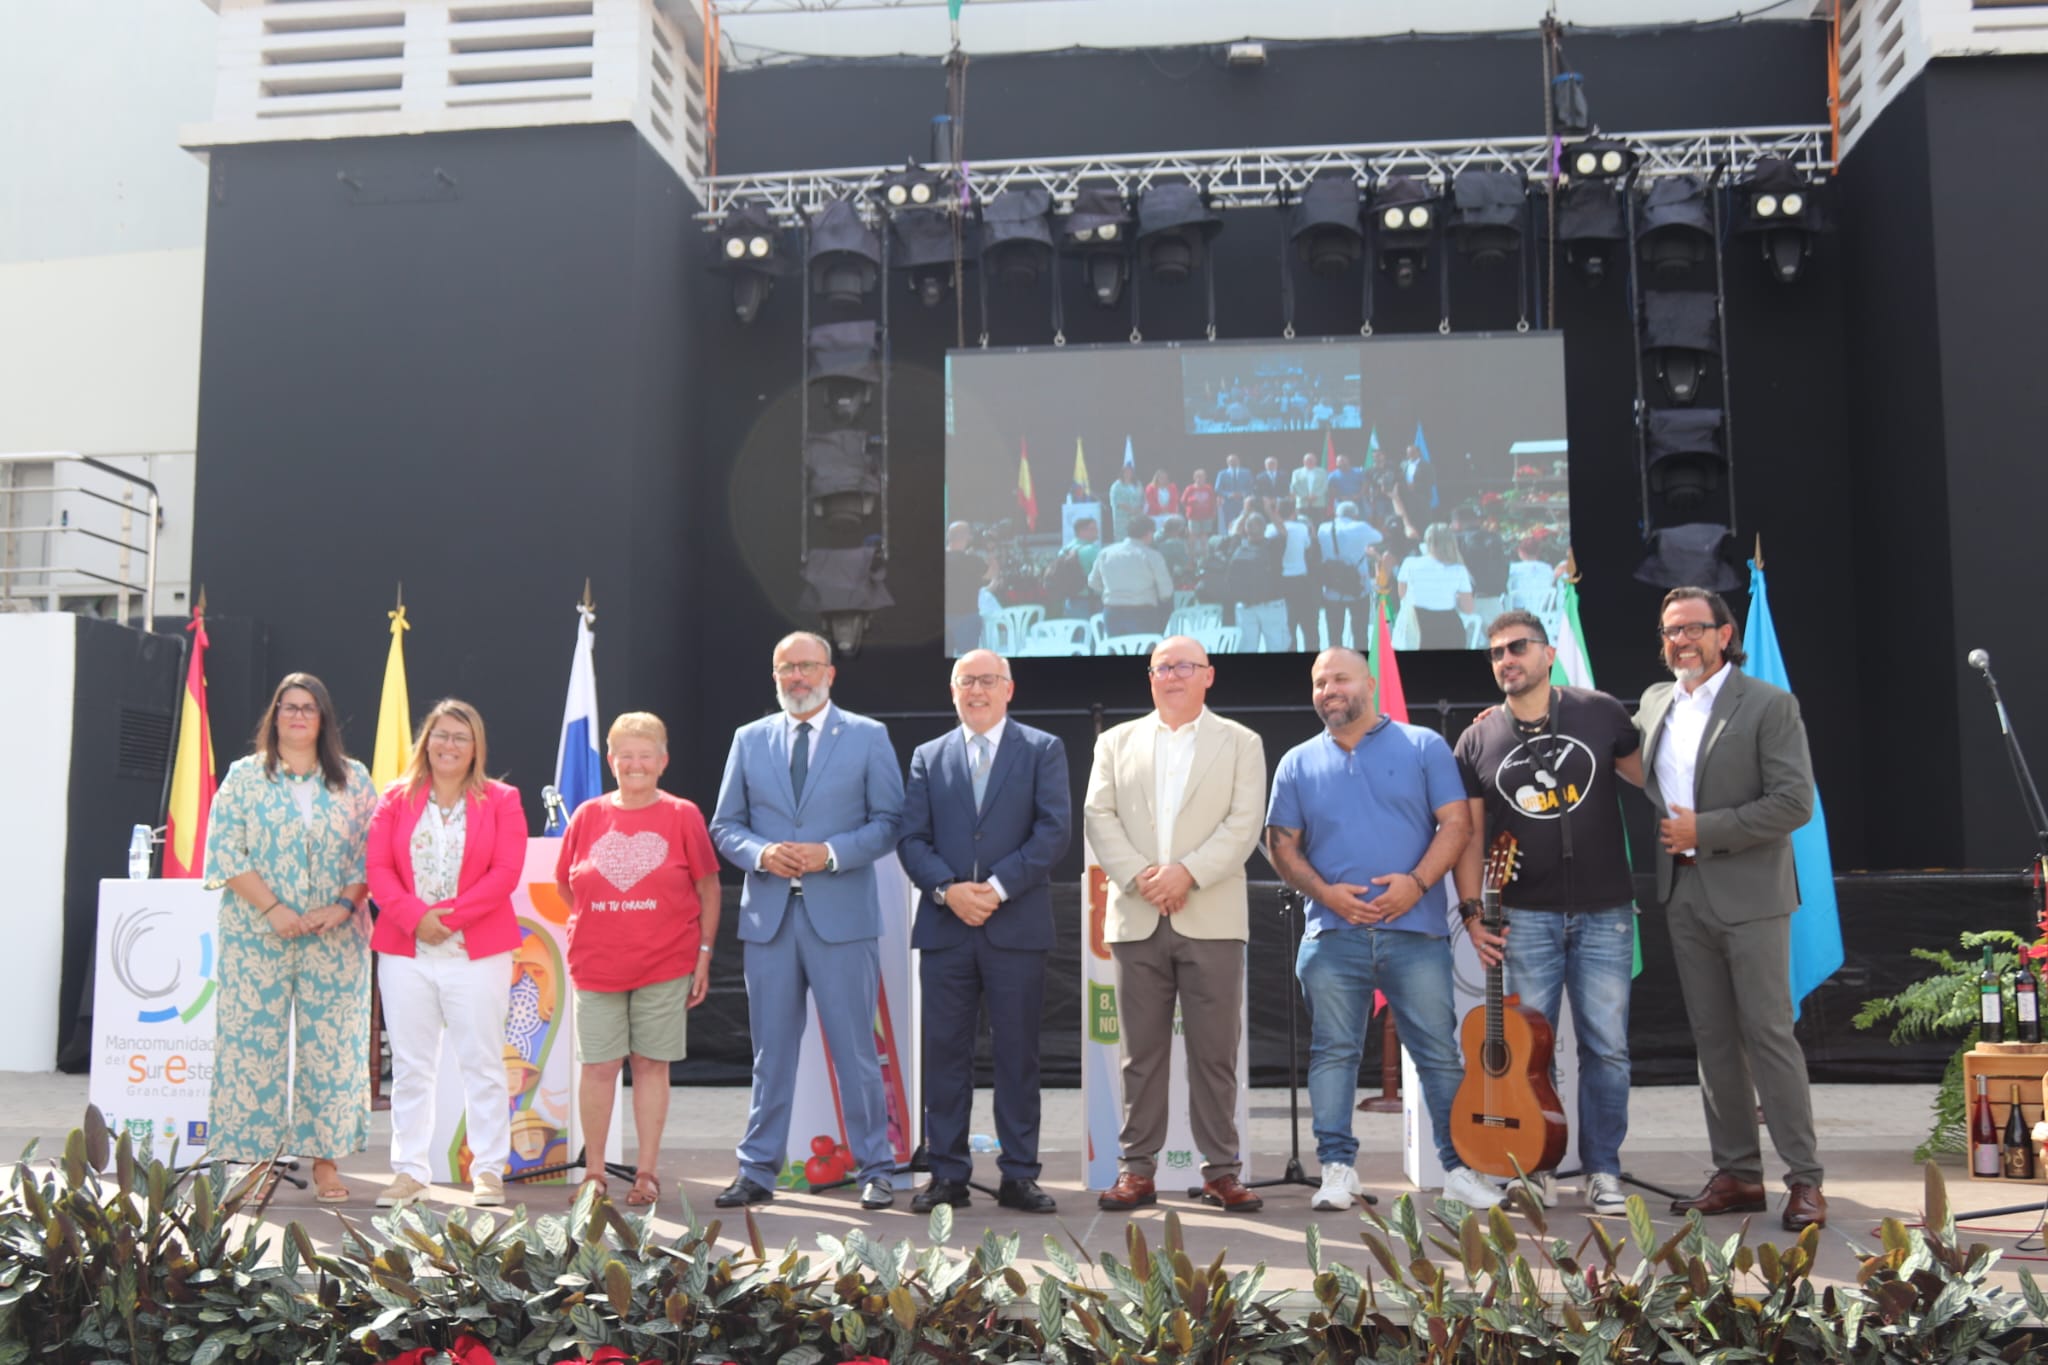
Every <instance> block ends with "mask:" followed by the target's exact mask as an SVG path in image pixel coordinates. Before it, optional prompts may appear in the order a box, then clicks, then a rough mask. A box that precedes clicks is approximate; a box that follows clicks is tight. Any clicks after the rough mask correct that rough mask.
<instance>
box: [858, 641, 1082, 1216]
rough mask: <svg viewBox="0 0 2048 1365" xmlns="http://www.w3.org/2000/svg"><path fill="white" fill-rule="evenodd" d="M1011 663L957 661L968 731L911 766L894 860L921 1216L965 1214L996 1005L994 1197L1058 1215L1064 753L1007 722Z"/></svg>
mask: <svg viewBox="0 0 2048 1365" xmlns="http://www.w3.org/2000/svg"><path fill="white" fill-rule="evenodd" d="M1014 692H1015V685H1014V684H1013V683H1012V681H1011V679H1010V665H1009V663H1008V662H1007V661H1006V660H1005V659H1004V658H1003V656H1002V655H1000V654H997V653H995V652H994V651H993V650H987V649H977V650H975V651H973V652H972V653H969V654H963V655H961V656H960V658H959V659H957V660H956V661H954V664H953V709H954V710H955V711H957V712H958V713H959V715H960V728H959V729H957V730H949V731H947V732H946V733H945V734H943V735H941V736H940V737H939V738H937V739H935V740H932V741H930V742H929V743H926V744H921V745H919V746H918V748H917V752H916V753H915V754H913V755H912V756H911V759H910V783H909V786H908V787H907V788H906V789H905V791H904V797H903V842H902V843H901V844H899V845H898V846H897V855H898V856H899V857H900V858H901V859H902V860H903V869H904V871H905V872H907V873H908V874H909V875H910V880H911V881H912V882H913V883H915V884H916V886H917V889H918V893H919V894H918V900H917V921H916V923H915V925H914V926H913V927H912V929H911V935H910V945H911V946H912V947H913V948H916V949H919V950H920V952H921V954H922V956H921V957H920V958H919V964H918V979H919V981H920V983H921V984H922V985H923V987H924V1118H925V1146H926V1150H927V1151H928V1152H929V1153H930V1156H931V1163H932V1180H931V1183H930V1184H929V1185H927V1186H925V1187H924V1188H923V1189H922V1190H919V1191H918V1192H917V1195H916V1197H915V1198H913V1199H912V1200H911V1203H910V1206H911V1207H912V1208H913V1209H915V1210H917V1212H919V1213H929V1212H930V1211H931V1210H932V1209H934V1208H936V1207H937V1206H939V1205H940V1204H951V1205H953V1206H954V1207H955V1208H966V1207H967V1205H968V1203H969V1202H970V1199H969V1196H968V1193H967V1181H968V1178H969V1177H970V1176H972V1175H973V1173H974V1159H973V1157H972V1156H970V1155H969V1154H968V1150H967V1127H968V1114H969V1112H970V1110H971V1109H972V1108H973V1104H974V1045H973V1038H974V1029H975V1023H976V1018H977V1015H978V1013H979V1011H980V1007H981V1003H982V1001H984V1000H986V1001H987V1002H988V1017H989V1033H990V1035H991V1043H992V1050H993V1052H994V1056H995V1078H996V1094H995V1108H996V1136H997V1138H998V1139H999V1140H1000V1141H1001V1143H1002V1147H1003V1153H1002V1156H1001V1157H1000V1158H998V1160H997V1163H996V1164H997V1165H998V1166H999V1167H1000V1168H1001V1170H1002V1173H1003V1183H1002V1184H1001V1185H1000V1186H999V1187H998V1188H997V1191H996V1202H997V1203H998V1204H1001V1205H1002V1206H1003V1207H1005V1208H1012V1209H1022V1210H1024V1211H1025V1212H1027V1213H1051V1212H1053V1210H1054V1208H1055V1205H1054V1203H1053V1199H1052V1196H1051V1195H1049V1194H1047V1193H1046V1192H1045V1191H1044V1190H1042V1189H1040V1188H1039V1187H1038V1172H1039V1165H1038V1032H1039V1024H1040V1017H1039V1016H1040V1013H1041V1011H1042V1008H1043V1006H1044V1003H1045V955H1046V953H1047V951H1048V950H1049V949H1051V947H1052V940H1053V929H1052V892H1051V888H1050V886H1049V883H1050V881H1051V878H1052V869H1053V864H1054V863H1056V862H1058V861H1059V859H1060V857H1061V855H1063V854H1064V853H1065V852H1066V851H1067V844H1068V841H1069V840H1070V839H1071V838H1072V836H1073V831H1074V822H1073V794H1072V792H1071V791H1070V790H1069V789H1068V786H1067V751H1066V749H1065V747H1064V746H1063V745H1061V743H1060V742H1059V740H1057V739H1055V738H1054V737H1053V736H1051V735H1049V734H1046V733H1045V732H1044V731H1043V730H1034V729H1032V728H1031V727H1030V726H1028V725H1025V724H1023V723H1021V722H1019V721H1014V720H1011V719H1009V711H1010V698H1011V696H1012V695H1013V693H1014Z"/></svg>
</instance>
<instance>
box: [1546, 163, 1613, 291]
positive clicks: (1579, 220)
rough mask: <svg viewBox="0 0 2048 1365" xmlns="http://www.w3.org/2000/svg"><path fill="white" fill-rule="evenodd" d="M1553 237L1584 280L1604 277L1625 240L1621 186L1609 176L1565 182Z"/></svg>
mask: <svg viewBox="0 0 2048 1365" xmlns="http://www.w3.org/2000/svg"><path fill="white" fill-rule="evenodd" d="M1557 239H1558V240H1559V241H1560V242H1563V243H1564V256H1565V259H1566V260H1567V261H1569V262H1571V263H1572V265H1574V266H1575V267H1577V269H1578V272H1579V273H1580V274H1581V275H1583V276H1584V277H1585V278H1586V279H1587V280H1588V281H1590V282H1592V283H1596V284H1597V283H1598V282H1599V281H1600V280H1602V279H1604V278H1606V275H1607V271H1608V268H1609V266H1610V264H1611V263H1612V262H1613V261H1614V258H1615V254H1616V253H1617V252H1618V251H1619V250H1620V248H1621V244H1622V243H1623V242H1625V241H1627V240H1628V222H1627V220H1626V219H1625V218H1624V217H1623V216H1622V210H1621V186H1620V185H1618V184H1616V183H1614V182H1613V181H1611V180H1582V181H1580V182H1578V183H1577V184H1571V185H1566V186H1565V187H1564V189H1563V191H1562V192H1561V193H1560V194H1559V195H1558V200H1557Z"/></svg>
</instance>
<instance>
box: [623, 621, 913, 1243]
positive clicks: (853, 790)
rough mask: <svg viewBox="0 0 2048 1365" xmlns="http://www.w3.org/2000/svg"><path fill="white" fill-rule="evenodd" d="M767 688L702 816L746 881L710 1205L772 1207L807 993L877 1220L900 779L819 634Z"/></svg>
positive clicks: (789, 649)
mask: <svg viewBox="0 0 2048 1365" xmlns="http://www.w3.org/2000/svg"><path fill="white" fill-rule="evenodd" d="M773 676H774V681H775V701H776V704H777V706H778V707H779V708H780V710H779V712H778V713H777V714H775V715H771V716H765V717H763V718H762V719H760V720H757V721H753V722H751V723H750V724H747V725H742V726H741V727H740V728H739V729H738V730H737V731H736V732H735V733H734V734H733V737H732V751H731V753H730V754H729V755H728V756H727V758H726V760H725V777H724V780H722V781H721V782H720V783H719V784H718V809H717V811H716V813H715V814H713V816H712V817H711V840H712V842H713V843H714V844H716V845H717V846H718V851H719V853H720V854H722V855H723V856H724V857H725V859H726V861H728V862H730V863H731V864H732V865H733V866H735V867H737V868H739V869H740V870H741V871H742V872H744V873H746V884H745V888H744V889H743V890H742V891H741V893H740V917H739V936H740V942H741V943H743V944H745V945H746V977H747V1012H748V1018H749V1021H750V1025H751V1029H752V1032H753V1035H754V1094H753V1101H752V1103H751V1105H750V1106H749V1108H748V1111H747V1131H746V1136H745V1137H743V1138H742V1139H741V1140H740V1144H739V1150H738V1156H739V1168H740V1169H739V1176H738V1178H737V1179H735V1180H734V1181H733V1182H732V1184H730V1185H728V1186H727V1187H726V1188H725V1189H724V1190H723V1191H721V1192H720V1193H719V1195H718V1198H717V1201H716V1202H717V1204H718V1207H720V1208H737V1207H739V1206H741V1205H744V1204H765V1203H767V1202H768V1201H769V1200H771V1199H773V1198H774V1197H775V1181H776V1177H777V1176H778V1175H780V1174H781V1172H782V1169H783V1165H784V1163H785V1162H786V1161H787V1160H788V1156H789V1153H788V1141H789V1118H790V1107H791V1101H792V1100H793V1099H794V1097H795V1093H796V1068H797V1058H798V1056H799V1055H800V1054H801V1052H802V1050H803V1038H804V1021H805V1017H806V1015H807V1013H808V1011H807V1009H806V1006H805V1002H804V997H805V995H806V994H808V995H809V996H810V997H811V999H812V1000H814V1001H815V1002H816V1003H817V1007H818V1022H819V1025H820V1026H821V1027H822V1028H823V1029H824V1032H825V1043H826V1046H827V1047H828V1048H829V1049H830V1051H831V1054H832V1072H833V1076H834V1078H835V1079H836V1080H837V1082H838V1096H839V1106H840V1111H841V1113H842V1114H843V1115H844V1116H845V1120H846V1137H847V1145H848V1146H849V1147H850V1148H851V1149H852V1151H853V1157H854V1160H855V1161H857V1162H858V1163H860V1177H859V1178H860V1181H861V1194H860V1202H861V1207H862V1208H868V1209H885V1208H888V1207H889V1206H890V1205H891V1204H893V1203H894V1202H895V1200H896V1193H895V1188H894V1183H893V1181H892V1180H891V1176H892V1174H893V1173H894V1171H895V1165H896V1161H895V1154H894V1152H893V1151H892V1150H891V1148H890V1145H889V1116H888V1104H887V1098H886V1095H885V1092H884V1091H883V1088H882V1070H881V1063H880V1060H879V1058H878V1057H877V1056H876V1054H875V1034H874V1020H875V1006H876V1002H877V1000H878V998H879V996H880V992H881V978H882V956H881V945H880V941H879V940H880V938H881V934H882V910H881V905H880V903H879V902H878V900H877V899H876V891H875V871H874V863H875V861H876V859H878V858H880V857H881V856H882V855H883V854H885V853H888V852H891V851H892V850H893V849H894V848H895V847H896V831H897V826H898V825H899V824H900V823H901V820H902V815H903V776H902V774H901V772H899V771H898V769H897V767H896V752H895V750H894V749H893V748H891V747H890V744H889V732H888V730H887V729H886V728H884V727H883V726H882V724H881V723H880V722H879V721H873V720H869V719H868V718H867V717H866V716H856V715H854V714H853V713H852V712H850V711H844V710H841V709H840V708H839V707H837V706H834V705H833V704H832V680H833V678H834V677H835V676H836V674H835V670H834V669H833V667H832V646H831V645H830V644H828V643H827V642H826V641H825V639H824V637H822V636H818V635H812V634H810V633H808V632H803V631H799V632H798V633H796V634H794V635H789V636H785V637H784V638H783V640H782V642H781V643H780V644H778V645H776V646H775V656H774V671H773ZM630 855H631V851H630V850H622V856H626V857H630Z"/></svg>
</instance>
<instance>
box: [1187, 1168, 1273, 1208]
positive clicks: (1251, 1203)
mask: <svg viewBox="0 0 2048 1365" xmlns="http://www.w3.org/2000/svg"><path fill="white" fill-rule="evenodd" d="M1202 1202H1203V1203H1204V1204H1214V1205H1215V1206H1216V1207H1217V1208H1219V1209H1222V1210H1223V1211H1224V1212H1225V1213H1257V1212H1258V1211H1259V1210H1260V1209H1262V1208H1264V1207H1266V1201H1265V1200H1263V1199H1261V1198H1259V1197H1258V1196H1257V1195H1255V1194H1253V1193H1252V1192H1251V1191H1250V1190H1248V1189H1246V1188H1245V1187H1244V1182H1243V1181H1242V1180H1239V1179H1238V1178H1237V1177H1236V1176H1234V1175H1219V1176H1217V1177H1216V1178H1215V1179H1214V1180H1211V1181H1207V1182H1206V1183H1204V1184H1203V1186H1202Z"/></svg>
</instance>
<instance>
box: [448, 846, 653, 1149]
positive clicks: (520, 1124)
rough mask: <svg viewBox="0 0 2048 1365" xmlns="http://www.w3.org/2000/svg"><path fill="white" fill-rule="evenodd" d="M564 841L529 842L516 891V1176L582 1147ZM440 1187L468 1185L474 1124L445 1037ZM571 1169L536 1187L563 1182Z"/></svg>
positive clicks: (512, 1039)
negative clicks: (560, 882)
mask: <svg viewBox="0 0 2048 1365" xmlns="http://www.w3.org/2000/svg"><path fill="white" fill-rule="evenodd" d="M561 844H562V841H561V840H560V839H528V840H527V841H526V868H525V873H524V875H523V876H522V877H521V878H520V882H519V885H518V886H517V887H516V888H514V890H513V892H512V909H513V912H514V913H515V914H517V916H518V917H519V946H518V947H517V948H515V949H514V950H513V951H512V984H511V990H512V1010H511V1013H510V1014H509V1015H508V1016H507V1017H506V1020H505V1082H506V1086H507V1088H508V1089H509V1090H510V1091H511V1096H512V1098H511V1105H512V1156H511V1160H510V1162H509V1164H508V1165H507V1166H506V1167H505V1175H506V1177H507V1178H508V1179H518V1178H519V1177H520V1175H521V1173H522V1172H525V1171H532V1170H538V1169H540V1168H542V1167H546V1166H561V1165H564V1164H566V1163H567V1162H570V1161H573V1160H574V1159H575V1157H576V1153H577V1152H579V1151H581V1150H582V1149H583V1134H582V1123H581V1120H580V1118H579V1116H578V1111H577V1108H576V1084H577V1080H578V1076H579V1069H578V1067H577V1065H576V1032H575V1023H574V1019H573V1016H574V1014H575V1011H574V1010H573V1009H572V1008H571V1007H570V1001H571V999H572V998H573V997H572V996H571V994H570V986H569V906H568V903H567V902H565V901H564V900H563V899H562V893H561V892H560V891H559V890H557V889H556V887H555V856H556V854H557V853H558V852H559V851H560V849H561ZM619 1108H620V1106H619V1103H618V1099H617V1097H616V1095H615V1096H614V1098H613V1102H612V1126H611V1133H610V1135H609V1141H608V1143H607V1144H606V1145H607V1147H608V1148H609V1151H608V1152H607V1153H606V1155H607V1156H608V1157H611V1158H614V1159H616V1158H617V1157H618V1156H619V1154H620V1153H621V1151H622V1150H623V1145H622V1144H623V1138H622V1135H621V1133H620V1131H619V1129H620V1124H619V1121H618V1120H619ZM429 1150H430V1152H431V1157H430V1160H431V1162H432V1165H433V1176H434V1179H435V1180H437V1181H450V1182H454V1183H458V1184H467V1183H469V1159H470V1150H469V1124H468V1121H467V1119H466V1118H465V1117H464V1115H463V1103H462V1071H461V1068H460V1067H459V1066H458V1065H457V1063H456V1060H455V1045H454V1043H453V1042H451V1041H450V1040H449V1039H448V1037H447V1035H445V1034H444V1035H443V1036H442V1039H441V1065H440V1070H439V1071H438V1072H437V1073H436V1075H435V1093H434V1142H433V1146H432V1147H431V1148H430V1149H429ZM568 1178H569V1177H568V1174H567V1173H566V1172H557V1173H556V1174H554V1175H548V1176H542V1177H539V1178H537V1179H535V1180H532V1181H531V1182H529V1183H532V1184H537V1185H559V1184H563V1183H565V1182H566V1181H567V1180H568Z"/></svg>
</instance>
